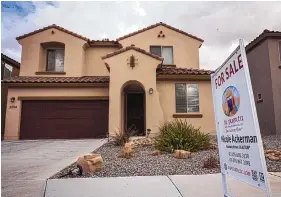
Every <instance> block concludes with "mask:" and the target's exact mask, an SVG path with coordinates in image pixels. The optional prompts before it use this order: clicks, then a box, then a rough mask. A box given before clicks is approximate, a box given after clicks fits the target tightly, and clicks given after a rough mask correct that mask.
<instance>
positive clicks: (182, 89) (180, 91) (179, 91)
mask: <svg viewBox="0 0 281 197" xmlns="http://www.w3.org/2000/svg"><path fill="white" fill-rule="evenodd" d="M175 89H176V113H188V112H199V88H198V84H186V83H176V84H175Z"/></svg>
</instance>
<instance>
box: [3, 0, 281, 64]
mask: <svg viewBox="0 0 281 197" xmlns="http://www.w3.org/2000/svg"><path fill="white" fill-rule="evenodd" d="M1 8H2V9H1V26H2V29H1V33H2V35H1V50H2V53H4V54H6V55H8V56H10V57H12V58H14V59H16V60H18V61H20V56H21V46H20V45H19V44H18V42H17V41H16V40H15V37H17V36H20V35H22V34H25V33H28V32H30V31H34V30H36V29H39V28H42V27H44V26H48V25H50V24H57V25H59V26H62V27H64V28H66V29H68V30H71V31H73V32H76V33H78V34H81V35H83V36H85V37H88V38H90V39H93V40H94V39H102V38H109V39H116V38H117V37H119V36H122V35H125V34H127V33H130V32H132V31H136V30H138V29H141V28H144V27H146V26H149V25H152V24H154V23H157V22H164V23H167V24H169V25H172V26H174V27H176V28H179V29H181V30H183V31H186V32H188V33H191V34H193V35H195V36H197V37H200V38H202V39H204V40H205V42H204V43H203V45H202V47H201V48H200V50H199V51H200V67H201V68H204V69H215V68H217V67H219V66H220V65H221V64H222V63H223V61H224V60H225V59H226V57H227V56H228V55H229V54H230V53H231V51H232V50H234V49H235V48H236V46H237V45H238V39H239V38H243V39H244V40H245V42H246V44H247V43H249V42H250V41H252V40H253V39H254V38H255V37H257V36H258V35H259V34H260V33H261V32H262V31H263V30H264V29H269V30H279V31H281V19H280V18H281V2H280V1H279V2H278V1H276V2H59V1H57V2H50V1H49V2H47V1H45V2H1ZM177 66H180V65H177Z"/></svg>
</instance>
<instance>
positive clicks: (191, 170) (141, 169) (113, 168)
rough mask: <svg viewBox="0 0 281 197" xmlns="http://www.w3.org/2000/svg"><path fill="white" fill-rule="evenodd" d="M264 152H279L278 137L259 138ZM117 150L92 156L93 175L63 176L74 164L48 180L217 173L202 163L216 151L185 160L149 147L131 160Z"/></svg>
mask: <svg viewBox="0 0 281 197" xmlns="http://www.w3.org/2000/svg"><path fill="white" fill-rule="evenodd" d="M263 142H264V145H265V147H266V149H279V150H281V136H266V137H263ZM120 150H121V147H118V146H115V145H113V144H112V143H106V144H104V145H103V146H101V147H100V148H98V149H97V150H95V151H94V153H99V154H101V155H102V157H103V160H104V169H103V170H102V171H101V172H96V173H95V174H94V175H86V176H84V175H83V176H78V175H67V174H68V172H69V171H70V170H74V169H76V163H73V164H71V165H70V166H68V167H67V168H65V169H63V170H62V171H60V172H58V173H57V174H55V175H54V176H52V177H51V178H74V177H93V178H95V177H122V176H156V175H190V174H195V175H200V174H212V173H219V172H220V169H219V168H214V169H206V168H203V163H204V161H205V160H206V159H207V158H208V157H209V156H210V155H218V153H217V150H205V151H199V152H196V153H193V154H192V158H189V159H176V158H174V157H173V155H172V154H167V153H164V154H161V155H157V156H152V155H151V153H152V151H154V150H155V149H154V147H153V146H145V147H137V148H135V149H134V157H133V158H131V159H125V158H119V157H118V154H119V152H120ZM266 162H267V168H268V171H271V172H276V171H277V172H281V161H270V160H269V159H266Z"/></svg>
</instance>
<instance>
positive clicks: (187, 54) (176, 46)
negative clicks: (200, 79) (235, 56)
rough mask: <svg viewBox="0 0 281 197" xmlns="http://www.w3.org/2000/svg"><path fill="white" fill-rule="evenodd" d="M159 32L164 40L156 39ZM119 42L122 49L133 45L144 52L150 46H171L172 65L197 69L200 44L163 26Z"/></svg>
mask: <svg viewBox="0 0 281 197" xmlns="http://www.w3.org/2000/svg"><path fill="white" fill-rule="evenodd" d="M160 31H162V32H163V34H164V35H165V38H158V34H159V32H160ZM119 42H120V43H121V44H122V45H123V47H126V46H130V45H131V44H135V46H136V47H139V48H142V49H144V50H146V51H150V46H151V45H161V46H173V56H174V64H176V66H177V67H182V68H199V46H200V45H201V44H202V42H200V41H198V40H196V39H194V38H191V37H189V36H185V35H183V34H181V33H178V32H176V31H173V30H171V29H168V28H166V27H164V26H157V27H155V28H152V29H150V30H147V31H145V32H142V33H139V34H136V35H134V36H131V37H128V38H125V39H124V40H120V41H119Z"/></svg>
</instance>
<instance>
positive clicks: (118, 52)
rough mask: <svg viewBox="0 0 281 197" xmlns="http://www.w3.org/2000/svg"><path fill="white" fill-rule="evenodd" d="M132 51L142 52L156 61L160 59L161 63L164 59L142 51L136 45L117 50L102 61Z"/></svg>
mask: <svg viewBox="0 0 281 197" xmlns="http://www.w3.org/2000/svg"><path fill="white" fill-rule="evenodd" d="M131 49H132V50H135V51H138V52H140V53H143V54H145V55H148V56H150V57H152V58H155V59H158V60H160V61H163V58H162V57H159V56H157V55H154V54H152V53H150V52H147V51H145V50H143V49H141V48H138V47H135V46H134V45H131V46H128V47H126V48H122V49H119V50H117V51H114V52H113V53H109V54H107V55H105V56H103V57H102V59H106V58H110V57H112V56H115V55H118V54H120V53H123V52H125V51H128V50H131Z"/></svg>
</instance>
